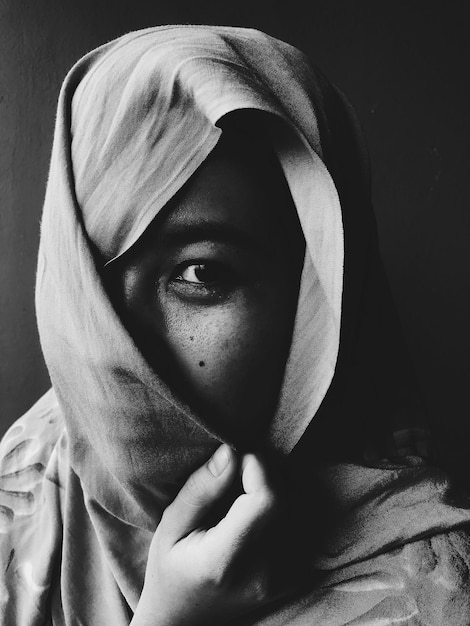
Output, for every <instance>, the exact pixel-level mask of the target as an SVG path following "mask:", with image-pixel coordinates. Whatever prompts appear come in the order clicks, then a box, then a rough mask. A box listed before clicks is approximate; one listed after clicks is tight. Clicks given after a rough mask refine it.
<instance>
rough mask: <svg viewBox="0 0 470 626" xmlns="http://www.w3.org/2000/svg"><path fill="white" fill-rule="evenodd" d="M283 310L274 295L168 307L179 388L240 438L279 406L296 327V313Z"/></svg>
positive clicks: (250, 433)
mask: <svg viewBox="0 0 470 626" xmlns="http://www.w3.org/2000/svg"><path fill="white" fill-rule="evenodd" d="M276 309H277V315H276V316H274V315H273V311H276ZM279 313H280V311H279V308H278V307H276V306H275V303H274V302H272V301H270V299H269V298H259V299H258V300H256V299H255V301H254V302H253V299H250V298H243V297H241V296H240V297H238V298H235V299H234V300H233V301H231V302H228V303H224V304H222V305H217V306H212V307H201V308H193V307H188V308H185V307H181V304H178V303H171V302H167V303H166V305H165V307H164V318H165V330H166V340H167V343H168V346H169V349H170V354H171V358H172V359H173V360H174V367H173V371H174V375H175V376H176V377H177V378H178V379H179V381H177V382H178V383H179V384H178V387H179V388H180V389H181V390H182V392H183V394H184V395H186V397H187V398H188V401H189V402H191V401H193V402H195V404H196V408H197V409H199V410H202V411H206V412H207V415H203V417H205V418H210V417H212V416H213V418H214V419H215V420H216V421H217V425H219V426H221V427H222V428H223V430H224V431H225V432H226V433H229V434H233V436H234V437H237V436H239V434H240V433H241V432H243V433H244V434H245V435H246V436H253V433H254V432H255V431H256V430H257V429H259V428H260V427H261V426H263V425H264V424H265V423H266V420H267V419H268V418H269V416H270V415H271V414H272V411H273V410H274V406H275V403H276V400H277V395H278V391H279V385H280V381H281V378H282V373H283V371H284V363H285V358H286V353H287V347H288V345H289V339H290V329H291V316H290V315H286V314H285V315H283V314H282V311H281V314H279Z"/></svg>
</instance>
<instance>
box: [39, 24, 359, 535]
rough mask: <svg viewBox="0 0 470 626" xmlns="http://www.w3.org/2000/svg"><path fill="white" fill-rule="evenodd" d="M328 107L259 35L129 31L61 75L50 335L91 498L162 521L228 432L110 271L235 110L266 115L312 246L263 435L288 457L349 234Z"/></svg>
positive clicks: (313, 380)
mask: <svg viewBox="0 0 470 626" xmlns="http://www.w3.org/2000/svg"><path fill="white" fill-rule="evenodd" d="M322 106H323V95H322V89H321V84H320V82H319V80H318V78H317V77H316V76H315V74H314V73H313V71H312V69H311V68H310V66H309V64H308V63H307V61H306V59H305V57H304V56H303V55H302V54H301V53H300V52H298V51H297V50H296V49H294V48H292V47H291V46H288V45H287V44H284V43H282V42H279V41H276V40H274V39H272V38H270V37H268V36H266V35H264V34H261V33H258V32H255V31H249V30H239V29H235V30H232V29H227V28H198V27H191V28H184V27H183V28H162V29H158V30H154V29H151V30H147V31H143V32H141V33H139V34H132V35H128V36H125V37H123V38H121V39H120V40H118V41H116V42H114V43H111V44H108V45H105V46H103V47H102V48H99V49H98V50H97V51H95V52H92V53H91V54H90V55H88V56H87V57H85V58H84V59H83V60H82V61H81V62H80V63H79V64H78V65H77V66H76V67H75V68H74V69H73V70H72V72H71V73H70V74H69V76H68V78H67V80H66V83H65V85H64V88H63V90H62V94H61V99H60V104H59V118H58V127H57V131H56V137H55V142H54V150H53V156H52V166H51V174H50V179H49V185H48V190H47V197H46V203H45V209H44V216H43V221H42V238H41V249H40V254H39V270H38V283H37V285H38V287H37V310H38V320H39V329H40V334H41V341H42V347H43V351H44V355H45V358H46V362H47V365H48V368H49V371H50V374H51V378H52V382H53V385H54V389H55V391H56V393H57V397H58V399H59V402H60V405H61V407H62V409H63V412H64V417H65V421H66V424H67V433H68V441H69V449H70V460H71V464H72V467H73V468H74V470H75V471H76V473H77V475H78V476H79V477H80V479H81V481H82V482H83V484H84V486H85V487H86V489H87V492H88V493H89V494H93V496H94V497H96V498H97V500H98V501H100V502H101V503H103V504H104V505H105V506H106V508H107V509H109V510H110V511H112V512H114V513H115V514H116V515H118V516H120V517H124V518H125V519H128V520H129V521H132V523H134V524H136V525H139V526H144V527H147V528H152V527H154V526H155V524H156V522H157V521H158V517H159V514H160V513H161V509H162V506H163V505H165V504H166V503H167V502H168V498H169V497H171V496H172V495H174V491H175V486H176V485H178V484H181V480H182V479H183V478H185V477H187V476H188V474H189V472H190V471H191V470H193V469H195V467H196V466H198V465H199V464H201V463H202V462H203V461H204V460H205V459H207V458H208V456H209V455H210V453H211V452H212V451H213V450H214V449H215V447H216V446H217V445H219V443H220V441H221V439H222V437H221V435H220V434H219V433H218V432H217V431H216V430H213V429H211V428H209V426H208V424H207V423H206V422H205V421H204V416H199V415H195V413H194V412H193V411H192V410H191V409H190V408H189V407H188V406H185V405H184V403H183V402H182V401H181V400H180V399H179V398H177V397H175V395H174V394H173V393H172V391H171V389H169V388H168V387H167V386H166V385H165V384H164V383H163V382H162V381H161V380H160V379H159V378H158V376H157V374H156V373H155V371H153V370H152V369H151V368H150V367H149V365H148V364H147V363H146V361H145V360H144V358H143V357H142V355H141V354H140V353H139V351H138V350H137V348H136V346H135V344H134V342H133V339H132V337H130V336H129V334H128V332H127V330H126V329H125V328H124V327H123V324H122V322H121V320H120V319H119V317H118V316H117V315H116V313H115V311H114V310H113V307H112V305H111V304H110V301H109V299H108V295H107V293H106V291H105V290H104V288H103V284H102V281H101V278H100V272H102V268H103V266H104V265H105V264H109V263H112V262H113V260H114V259H116V258H117V257H119V256H120V255H122V254H124V253H125V252H126V251H127V250H129V248H130V247H131V246H132V245H133V244H134V243H135V242H136V241H137V240H138V239H139V237H140V236H141V235H142V234H143V232H144V231H145V230H146V228H147V227H148V226H149V224H150V223H151V222H152V220H153V219H154V218H155V216H156V215H157V214H158V212H159V211H160V210H161V209H162V208H163V207H164V206H165V205H166V203H167V202H168V201H169V200H170V199H171V198H172V197H173V196H174V195H175V193H176V192H177V191H178V190H179V189H180V188H181V187H182V185H184V183H185V182H186V181H187V180H188V179H189V177H190V176H191V174H193V173H194V172H195V170H196V169H197V168H198V166H199V165H201V163H202V162H203V161H204V160H205V158H206V157H207V156H208V154H209V153H210V152H211V150H212V149H213V148H214V146H215V145H216V143H217V141H218V139H219V138H220V136H221V132H222V131H221V129H220V127H219V126H218V125H217V124H218V122H219V121H220V119H221V118H222V117H223V116H224V115H227V114H229V113H230V112H232V111H237V110H246V109H249V110H255V111H258V112H259V111H262V112H265V117H266V122H265V125H266V129H267V132H268V134H269V136H270V137H271V138H272V144H273V147H274V149H275V151H276V153H277V155H278V158H279V160H280V163H281V166H282V168H283V171H284V173H285V177H286V179H287V182H288V185H289V188H290V191H291V194H292V197H293V200H294V203H295V205H296V207H297V210H298V214H299V218H300V222H301V225H302V228H303V230H304V232H305V236H306V245H307V252H306V255H305V263H304V269H303V273H302V279H301V286H300V295H299V303H298V311H297V318H296V321H295V329H294V337H293V342H292V348H291V352H290V356H289V360H288V364H287V367H286V373H285V382H284V385H283V389H282V393H281V396H280V401H279V406H278V410H277V412H276V415H275V416H274V418H273V420H272V423H271V425H270V429H269V432H268V433H266V445H267V446H268V447H270V448H272V449H275V450H277V451H279V452H280V453H282V454H286V453H289V452H290V451H291V450H292V448H293V447H294V446H295V444H296V443H297V442H298V440H299V439H300V437H301V436H302V433H303V432H304V430H305V428H306V427H307V425H308V423H309V422H310V420H311V419H312V417H313V416H314V415H315V413H316V411H317V409H318V407H319V405H320V403H321V401H322V400H323V397H324V396H325V393H326V391H327V389H328V387H329V385H330V383H331V380H332V377H333V373H334V369H335V364H336V359H337V354H338V348H339V337H340V320H341V293H342V276H343V230H342V219H341V207H340V201H339V196H338V192H337V190H336V187H335V184H334V182H333V180H332V178H331V175H330V174H329V172H328V170H327V168H326V167H325V165H324V163H323V161H322V158H321V157H322V147H321V144H320V134H319V127H318V119H317V112H316V108H322ZM358 158H359V157H358ZM84 390H86V393H84ZM117 494H119V495H117Z"/></svg>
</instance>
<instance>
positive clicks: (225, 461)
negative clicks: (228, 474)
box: [207, 443, 231, 476]
mask: <svg viewBox="0 0 470 626" xmlns="http://www.w3.org/2000/svg"><path fill="white" fill-rule="evenodd" d="M230 456H231V455H230V448H229V447H228V445H227V444H226V443H224V444H223V445H222V446H220V448H217V450H216V451H215V452H214V454H213V455H212V458H211V459H210V460H209V463H208V464H207V467H208V468H209V471H210V473H211V474H212V475H213V476H220V475H221V474H222V473H223V472H224V470H225V469H226V468H227V467H228V465H229V463H230Z"/></svg>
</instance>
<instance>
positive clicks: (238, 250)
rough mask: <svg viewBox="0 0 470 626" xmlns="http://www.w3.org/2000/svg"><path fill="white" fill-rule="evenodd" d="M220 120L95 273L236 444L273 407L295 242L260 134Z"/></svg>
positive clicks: (297, 269)
mask: <svg viewBox="0 0 470 626" xmlns="http://www.w3.org/2000/svg"><path fill="white" fill-rule="evenodd" d="M242 119H243V118H242ZM222 128H223V134H222V138H221V140H220V141H219V144H218V145H217V146H216V148H215V149H214V150H213V152H212V153H211V155H210V156H209V157H208V159H207V160H206V161H205V162H204V163H203V164H202V166H201V167H200V168H199V169H198V170H197V172H196V173H195V174H194V175H193V176H192V177H191V179H190V180H189V181H188V182H187V183H186V185H185V186H184V187H183V189H182V190H181V191H180V192H179V193H178V194H177V196H175V198H173V200H172V201H171V202H170V203H169V204H168V205H167V206H166V207H165V208H164V209H163V210H162V211H161V212H160V214H159V215H158V216H157V218H156V219H155V220H154V222H153V223H152V225H151V226H150V227H149V228H148V229H147V231H146V233H145V234H144V235H143V236H142V237H141V239H140V240H139V241H138V242H137V243H136V244H135V245H134V246H133V248H132V249H131V250H129V252H128V253H126V254H125V255H123V257H122V258H121V259H119V260H118V261H117V262H116V263H114V264H112V265H111V266H110V268H109V270H108V272H109V273H108V274H107V276H106V280H107V281H108V285H111V291H112V297H113V299H114V302H115V306H116V308H117V309H118V311H119V313H120V315H121V317H122V319H123V320H124V323H125V324H126V326H127V328H128V329H129V331H130V333H131V334H132V335H133V336H134V338H135V340H136V343H137V345H138V346H139V348H140V349H141V351H142V352H143V354H144V356H145V357H146V359H147V360H148V362H149V363H150V364H151V365H152V367H153V368H154V369H155V370H156V371H157V372H158V374H159V375H160V376H161V377H162V378H163V379H164V380H165V381H166V382H167V384H168V385H169V386H170V387H171V388H172V389H173V390H174V391H175V392H176V393H177V394H178V395H180V397H181V398H182V399H184V400H185V401H186V402H187V403H188V404H189V405H190V406H192V407H193V409H195V410H196V411H197V412H198V413H199V414H200V415H201V418H202V419H203V420H204V421H205V422H206V423H208V424H210V425H211V427H212V428H214V429H215V430H216V431H217V432H219V433H221V434H222V435H223V436H225V437H227V438H228V439H229V440H230V441H232V442H233V443H235V444H236V445H238V446H240V447H242V448H243V447H250V446H252V445H253V444H254V442H255V441H256V439H257V438H258V437H259V436H260V435H261V434H262V433H263V431H264V430H265V428H266V426H267V424H268V423H269V420H270V419H271V417H272V415H273V413H274V410H275V406H276V402H277V398H278V395H279V390H280V385H281V382H282V376H283V373H284V368H285V363H286V358H287V355H288V351H289V346H290V341H291V336H292V328H293V322H294V317H295V311H296V306H297V297H298V289H299V282H300V274H301V271H302V266H303V258H304V247H305V246H304V238H303V235H302V231H301V227H300V224H299V221H298V218H297V213H296V210H295V207H294V204H293V201H292V198H291V196H290V192H289V190H288V187H287V183H286V181H285V179H284V176H283V173H282V170H281V168H280V165H279V163H278V161H277V159H276V157H275V156H274V154H273V153H272V152H271V150H270V148H269V146H268V143H267V141H266V140H263V138H262V136H261V135H260V134H259V132H255V131H250V130H247V129H246V126H244V125H243V126H241V125H240V122H236V121H235V122H234V121H233V120H232V121H231V120H230V117H229V118H227V121H226V123H225V124H224V125H223V126H222Z"/></svg>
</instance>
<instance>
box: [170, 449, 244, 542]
mask: <svg viewBox="0 0 470 626" xmlns="http://www.w3.org/2000/svg"><path fill="white" fill-rule="evenodd" d="M236 465H237V464H236V459H235V453H234V452H233V450H232V449H231V448H230V446H228V445H227V444H223V445H222V446H220V447H219V448H218V449H217V450H216V451H215V453H214V454H213V455H212V457H211V458H210V459H209V461H208V462H207V463H204V465H203V466H202V467H200V468H199V469H197V470H196V471H195V472H194V473H193V474H191V476H190V477H189V478H188V480H187V481H186V483H185V484H184V485H183V487H182V488H181V490H180V492H179V493H178V495H177V496H176V498H175V499H174V501H173V502H172V503H171V504H170V505H169V506H168V507H167V508H166V510H165V512H164V514H163V517H162V520H161V522H160V525H159V534H160V535H161V536H164V537H165V539H166V540H167V541H169V542H170V543H172V544H173V545H174V544H175V543H176V542H177V541H179V540H180V539H181V538H183V537H186V536H187V535H188V534H189V533H191V532H192V531H193V530H195V529H196V528H198V527H199V525H200V524H201V523H202V522H203V520H204V518H205V517H207V515H208V514H209V513H210V511H211V509H212V508H213V507H214V505H215V503H216V502H217V501H218V500H219V499H220V498H221V497H222V496H223V495H224V494H225V493H226V492H227V490H228V488H229V487H230V485H231V484H232V482H233V479H234V477H235V473H236V472H235V470H236Z"/></svg>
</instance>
